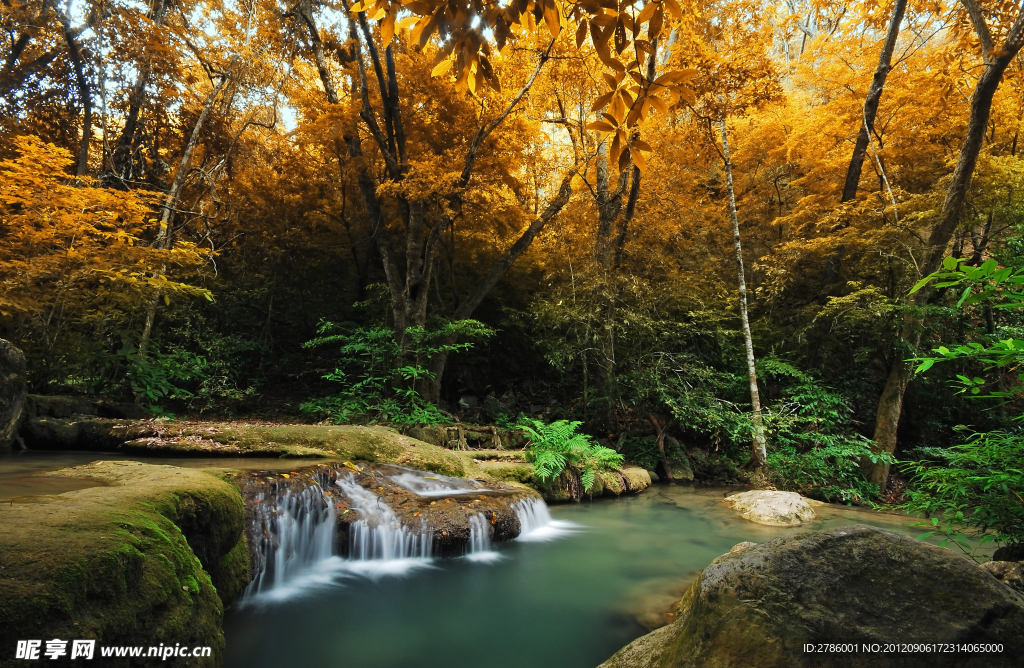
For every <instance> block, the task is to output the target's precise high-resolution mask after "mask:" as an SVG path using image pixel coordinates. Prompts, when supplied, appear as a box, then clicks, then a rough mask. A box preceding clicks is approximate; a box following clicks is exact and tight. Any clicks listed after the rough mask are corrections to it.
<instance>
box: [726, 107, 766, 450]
mask: <svg viewBox="0 0 1024 668" xmlns="http://www.w3.org/2000/svg"><path fill="white" fill-rule="evenodd" d="M722 156H723V158H724V162H725V182H726V186H727V187H728V190H729V217H730V218H731V219H732V241H733V246H734V247H735V248H736V270H737V272H736V273H737V278H738V281H739V293H740V321H741V323H742V325H743V344H744V346H745V347H746V350H747V374H748V376H749V378H750V407H751V414H752V421H753V424H754V439H753V443H752V444H751V445H752V450H751V462H752V464H753V465H754V466H755V467H757V468H760V467H761V466H764V464H765V461H767V458H768V453H767V444H766V442H765V437H764V421H763V420H762V418H761V393H760V392H759V391H758V389H757V368H756V366H755V359H754V340H753V338H752V337H751V336H750V320H749V318H748V317H747V280H746V277H745V275H744V271H743V246H742V245H741V244H740V219H739V216H738V215H737V213H736V190H735V188H734V187H733V181H732V160H731V159H730V158H729V136H728V132H727V128H726V123H725V114H724V113H723V114H722Z"/></svg>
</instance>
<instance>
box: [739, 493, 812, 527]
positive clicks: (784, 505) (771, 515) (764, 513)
mask: <svg viewBox="0 0 1024 668" xmlns="http://www.w3.org/2000/svg"><path fill="white" fill-rule="evenodd" d="M723 502H724V503H726V504H727V505H730V506H732V507H733V509H734V510H736V511H738V512H739V513H740V515H741V516H742V517H743V518H744V519H747V520H750V521H751V522H757V523H758V524H767V525H768V526H776V527H791V526H798V525H800V524H803V523H804V522H810V521H811V520H813V519H815V518H817V515H815V513H814V510H813V509H812V508H811V503H810V500H809V499H805V498H804V497H802V496H800V495H799V494H797V493H796V492H773V491H768V490H754V491H752V492H741V493H740V494H733V495H732V496H729V497H726V498H725V499H723ZM814 503H817V504H820V501H816V502H814Z"/></svg>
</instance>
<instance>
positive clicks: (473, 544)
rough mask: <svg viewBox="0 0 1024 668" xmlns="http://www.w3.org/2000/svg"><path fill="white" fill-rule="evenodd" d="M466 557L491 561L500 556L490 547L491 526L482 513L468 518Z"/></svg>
mask: <svg viewBox="0 0 1024 668" xmlns="http://www.w3.org/2000/svg"><path fill="white" fill-rule="evenodd" d="M466 558H467V559H469V560H470V561H477V562H481V563H491V562H494V561H499V560H500V559H501V558H502V557H501V555H500V554H498V553H497V552H495V551H494V550H492V549H491V527H490V526H488V524H487V518H485V517H484V516H483V515H480V514H477V515H473V516H472V517H470V518H469V545H467V546H466Z"/></svg>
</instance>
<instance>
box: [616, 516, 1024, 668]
mask: <svg viewBox="0 0 1024 668" xmlns="http://www.w3.org/2000/svg"><path fill="white" fill-rule="evenodd" d="M741 545H742V544H741ZM676 610H677V613H678V619H677V621H675V622H673V623H672V624H670V625H669V626H666V627H663V628H661V629H658V630H657V631H655V632H654V633H651V634H648V635H646V636H644V637H642V638H640V639H638V640H636V641H634V642H633V643H631V644H630V645H628V646H626V647H625V648H623V649H622V650H620V651H619V652H618V653H617V654H615V656H613V657H612V658H611V659H609V660H608V661H607V662H605V663H604V664H602V668H655V667H657V668H670V667H671V668H675V667H684V666H685V667H687V668H691V667H692V668H698V667H708V668H710V667H725V666H757V667H758V668H783V667H787V668H788V667H790V666H819V667H822V668H839V667H843V668H859V667H864V668H876V667H888V666H892V667H894V668H895V667H899V668H917V667H921V668H926V667H927V668H931V667H933V666H978V667H979V668H980V667H985V668H999V667H1001V666H1007V667H1010V666H1019V665H1020V657H1021V656H1022V654H1024V599H1022V598H1021V597H1020V596H1018V595H1016V594H1015V593H1014V592H1013V591H1012V590H1011V589H1009V588H1008V587H1006V586H1004V585H1003V584H1000V583H999V582H997V581H996V580H995V579H994V578H993V577H991V576H990V575H989V573H987V572H985V571H984V570H983V569H981V568H979V567H978V566H977V565H976V564H975V563H974V562H972V561H970V560H968V559H966V558H964V557H962V556H960V555H958V554H955V553H953V552H951V551H949V550H946V549H943V548H939V547H936V546H934V545H930V544H928V543H924V542H921V541H917V540H914V539H913V538H910V537H908V536H904V535H901V534H896V533H892V532H889V531H883V530H881V529H875V528H872V527H868V526H863V525H855V526H847V527H842V528H839V529H830V530H828V531H817V532H809V533H803V534H795V535H789V536H783V537H781V538H776V539H775V540H771V541H768V542H766V543H763V544H761V545H758V546H756V547H750V546H747V547H746V548H745V549H741V550H738V551H737V550H735V549H734V550H733V551H732V552H730V553H728V554H725V555H723V556H721V557H719V558H717V559H715V560H714V561H713V562H712V563H711V565H710V566H708V567H707V568H706V569H704V571H703V573H701V575H700V577H699V578H698V579H697V581H696V582H695V583H694V584H693V586H692V587H691V588H690V589H689V590H688V591H687V593H686V595H685V596H683V598H682V599H681V600H680V601H679V603H677V604H676ZM820 643H840V644H843V643H849V644H852V645H853V646H854V647H855V648H856V651H852V652H851V651H847V652H836V651H832V652H828V651H821V652H817V651H816V652H814V653H811V652H808V651H806V650H805V647H806V646H807V645H812V646H817V645H818V644H820ZM893 643H895V644H896V645H897V647H900V646H901V645H905V644H907V643H911V644H912V643H955V644H958V645H959V644H971V645H977V644H980V645H986V644H997V645H998V644H1001V646H1002V651H1001V652H993V651H989V652H980V651H978V652H977V653H975V652H963V651H952V652H937V651H904V650H900V651H894V652H889V653H886V652H883V651H878V652H874V651H870V650H864V649H863V647H864V644H868V645H874V644H878V645H879V646H880V648H884V647H885V645H886V644H893ZM848 647H849V646H848Z"/></svg>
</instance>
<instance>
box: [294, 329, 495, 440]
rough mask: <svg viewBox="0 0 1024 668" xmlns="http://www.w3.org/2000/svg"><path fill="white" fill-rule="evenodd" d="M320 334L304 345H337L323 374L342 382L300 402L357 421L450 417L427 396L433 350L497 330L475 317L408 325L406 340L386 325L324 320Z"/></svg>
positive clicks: (444, 350) (448, 349) (445, 350)
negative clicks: (437, 324) (336, 388)
mask: <svg viewBox="0 0 1024 668" xmlns="http://www.w3.org/2000/svg"><path fill="white" fill-rule="evenodd" d="M317 333H318V334H320V335H321V336H319V337H317V338H315V339H313V340H311V341H307V342H306V343H305V344H303V347H304V348H314V347H318V346H325V345H339V346H340V348H339V358H338V362H337V366H336V367H335V369H334V370H333V371H330V372H328V373H326V374H324V375H323V378H324V379H326V380H329V381H332V382H335V383H338V384H340V385H341V386H342V390H341V391H340V392H338V393H337V394H335V395H333V396H330V397H325V398H320V399H313V400H310V401H308V402H306V403H304V404H303V405H302V406H301V407H300V408H301V410H303V411H304V412H307V413H313V414H319V415H324V416H326V417H327V418H328V419H330V420H332V421H333V422H335V423H336V424H342V423H347V422H353V421H368V422H371V423H372V422H397V423H402V424H417V423H425V424H438V423H440V422H445V421H447V417H446V416H445V414H444V413H442V412H441V410H440V409H438V408H437V407H436V406H434V405H433V404H431V403H430V402H429V401H427V400H426V399H424V398H423V392H424V390H425V389H426V383H427V381H429V380H432V379H433V373H431V371H430V370H429V368H428V366H427V365H428V364H429V362H430V359H431V358H432V357H434V356H435V355H439V354H449V353H452V352H456V351H460V350H468V349H470V348H471V347H472V346H473V344H472V343H471V342H462V343H454V342H453V341H454V340H455V338H456V337H461V338H469V339H483V338H487V337H489V336H492V335H493V334H494V330H493V329H491V328H489V327H486V326H485V325H483V324H481V323H479V322H477V321H476V320H461V321H458V322H451V323H446V324H444V325H442V326H440V327H437V328H435V329H427V328H425V327H410V328H408V329H406V330H405V332H404V335H403V337H402V340H401V341H400V340H399V338H398V337H397V336H396V333H395V331H394V330H393V329H390V328H388V327H382V326H378V327H355V326H351V325H335V324H334V323H332V322H327V321H323V322H321V323H320V326H319V328H318V329H317Z"/></svg>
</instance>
